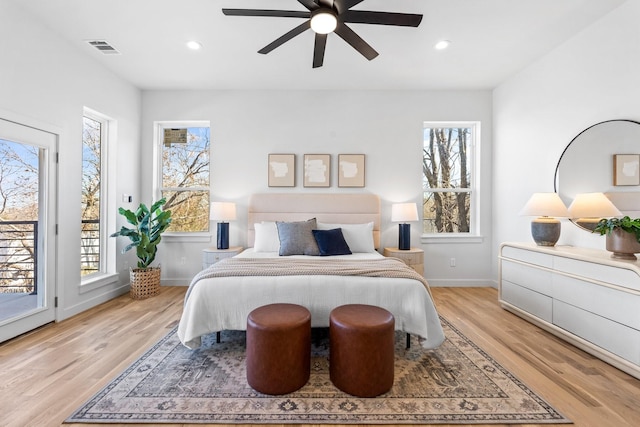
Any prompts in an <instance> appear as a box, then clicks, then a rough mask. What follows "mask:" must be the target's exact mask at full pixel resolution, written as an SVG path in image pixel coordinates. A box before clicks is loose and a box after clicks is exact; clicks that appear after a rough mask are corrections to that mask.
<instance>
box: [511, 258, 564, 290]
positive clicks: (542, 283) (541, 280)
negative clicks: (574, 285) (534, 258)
mask: <svg viewBox="0 0 640 427" xmlns="http://www.w3.org/2000/svg"><path fill="white" fill-rule="evenodd" d="M502 280H503V281H505V280H506V281H509V282H511V283H514V284H516V285H519V286H522V287H524V288H528V289H531V290H532V291H535V292H538V293H541V294H544V295H551V293H552V290H551V283H552V272H551V271H549V270H542V269H539V268H536V267H532V266H530V265H527V264H520V263H516V262H513V261H508V260H505V259H503V260H502Z"/></svg>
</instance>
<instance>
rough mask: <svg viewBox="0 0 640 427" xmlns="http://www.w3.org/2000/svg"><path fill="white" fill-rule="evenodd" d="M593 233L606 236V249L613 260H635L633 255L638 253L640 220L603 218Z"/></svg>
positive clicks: (639, 246)
mask: <svg viewBox="0 0 640 427" xmlns="http://www.w3.org/2000/svg"><path fill="white" fill-rule="evenodd" d="M593 232H594V233H600V235H604V234H606V235H607V245H606V247H607V250H608V251H610V252H613V254H612V255H611V256H612V257H613V258H618V259H628V260H635V259H637V258H636V256H635V255H634V254H636V253H638V252H640V218H635V219H631V218H630V217H628V216H624V217H622V218H603V219H601V220H600V221H598V224H597V225H596V228H594V230H593Z"/></svg>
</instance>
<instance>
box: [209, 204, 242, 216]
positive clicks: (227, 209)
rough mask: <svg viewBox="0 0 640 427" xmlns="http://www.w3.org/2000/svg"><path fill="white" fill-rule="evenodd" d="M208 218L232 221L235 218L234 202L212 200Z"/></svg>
mask: <svg viewBox="0 0 640 427" xmlns="http://www.w3.org/2000/svg"><path fill="white" fill-rule="evenodd" d="M209 219H211V220H213V221H233V220H235V219H236V204H235V203H232V202H212V203H211V209H210V211H209Z"/></svg>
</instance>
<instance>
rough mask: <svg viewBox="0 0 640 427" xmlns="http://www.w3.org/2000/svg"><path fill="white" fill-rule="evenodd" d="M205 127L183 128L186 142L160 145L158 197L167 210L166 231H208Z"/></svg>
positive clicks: (207, 168)
mask: <svg viewBox="0 0 640 427" xmlns="http://www.w3.org/2000/svg"><path fill="white" fill-rule="evenodd" d="M209 146H210V130H209V128H208V127H189V128H187V140H186V142H172V143H163V144H162V183H161V193H162V197H164V198H166V199H167V203H166V204H165V206H164V209H167V210H171V212H172V215H171V217H172V221H171V225H170V226H169V229H168V231H172V232H207V231H209Z"/></svg>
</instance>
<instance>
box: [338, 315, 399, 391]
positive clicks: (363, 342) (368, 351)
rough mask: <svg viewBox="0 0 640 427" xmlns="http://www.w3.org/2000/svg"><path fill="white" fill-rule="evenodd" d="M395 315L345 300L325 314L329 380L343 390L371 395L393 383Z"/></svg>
mask: <svg viewBox="0 0 640 427" xmlns="http://www.w3.org/2000/svg"><path fill="white" fill-rule="evenodd" d="M394 327H395V319H394V317H393V315H392V314H391V313H389V312H388V311H387V310H385V309H384V308H381V307H375V306H372V305H362V304H349V305H343V306H340V307H337V308H335V309H333V310H332V311H331V314H330V315H329V372H330V378H331V382H332V383H333V384H334V385H335V386H336V387H338V388H339V389H340V390H342V391H344V392H345V393H349V394H352V395H354V396H358V397H375V396H378V395H380V394H383V393H386V392H387V391H389V390H390V389H391V387H392V386H393V363H394V356H395V353H394V345H395V332H394Z"/></svg>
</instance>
